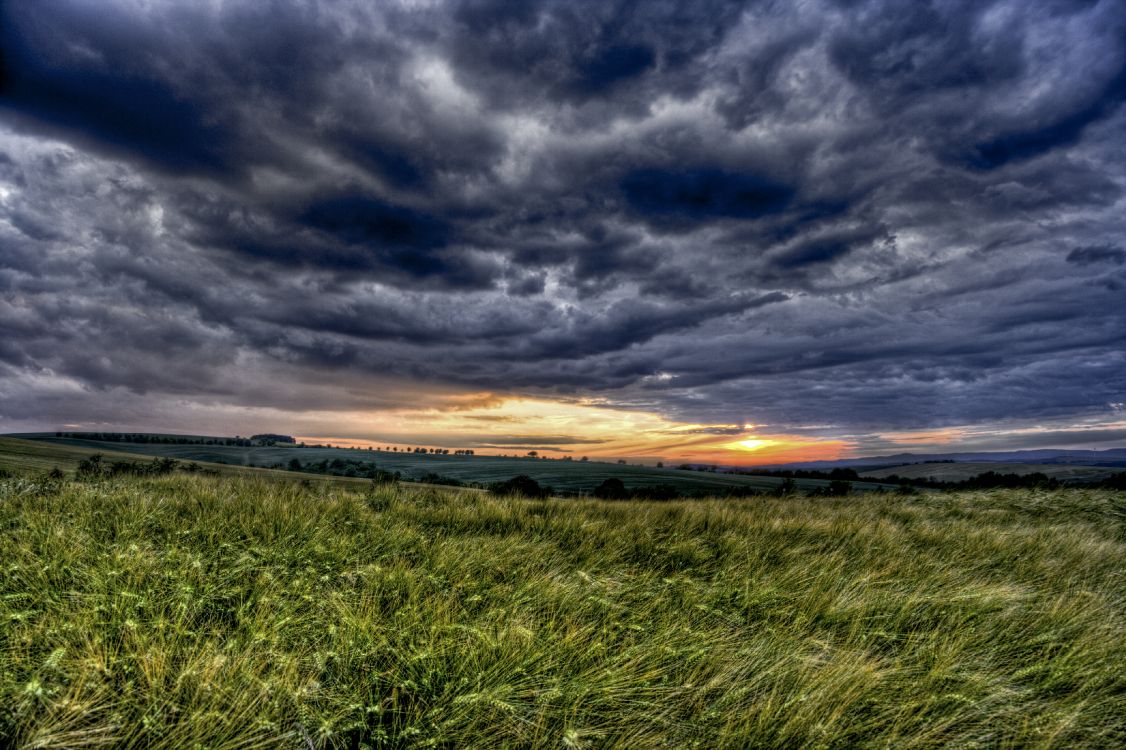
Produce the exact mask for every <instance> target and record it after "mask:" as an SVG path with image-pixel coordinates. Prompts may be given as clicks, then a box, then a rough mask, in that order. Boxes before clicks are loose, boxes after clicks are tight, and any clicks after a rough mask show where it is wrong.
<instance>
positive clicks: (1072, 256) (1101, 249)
mask: <svg viewBox="0 0 1126 750" xmlns="http://www.w3.org/2000/svg"><path fill="white" fill-rule="evenodd" d="M1067 261H1068V262H1069V263H1078V264H1079V265H1081V266H1089V265H1091V264H1092V263H1114V264H1115V265H1119V266H1120V265H1122V264H1123V263H1126V250H1123V249H1122V248H1120V247H1114V246H1113V245H1087V246H1085V247H1077V248H1074V249H1072V251H1071V252H1070V253H1068V254H1067Z"/></svg>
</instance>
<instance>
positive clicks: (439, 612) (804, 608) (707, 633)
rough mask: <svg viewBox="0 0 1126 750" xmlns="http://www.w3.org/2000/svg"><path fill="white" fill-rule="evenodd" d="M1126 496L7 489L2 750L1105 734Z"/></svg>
mask: <svg viewBox="0 0 1126 750" xmlns="http://www.w3.org/2000/svg"><path fill="white" fill-rule="evenodd" d="M1124 521H1126V503H1124V500H1123V496H1122V495H1121V494H1116V493H1111V492H1106V491H1090V490H1076V489H1066V490H1059V491H1055V492H1040V491H1030V490H1005V491H994V492H982V493H924V494H920V495H916V496H912V497H902V496H895V495H891V494H888V493H884V494H862V495H852V496H849V497H847V498H825V497H821V498H812V497H804V496H794V497H789V498H763V497H758V498H750V499H739V500H732V499H725V500H691V501H673V502H647V501H620V502H605V501H595V500H576V499H552V500H527V499H521V498H514V497H497V496H493V495H490V494H486V493H479V492H464V491H460V492H459V491H454V490H449V489H439V488H430V487H419V486H412V485H400V486H395V485H382V486H372V485H370V483H369V484H368V485H364V486H361V485H355V484H348V483H341V482H314V483H307V484H303V483H300V482H287V481H276V480H272V479H269V478H266V477H264V476H199V475H185V474H182V473H181V474H173V475H169V476H164V477H155V478H152V477H118V478H114V479H108V480H100V481H93V482H81V481H71V480H66V481H54V482H52V481H48V480H45V479H44V478H43V477H42V475H40V474H38V473H36V472H27V473H26V474H25V475H23V476H17V477H14V478H8V479H4V480H0V527H2V528H3V529H4V533H3V534H2V535H0V560H2V561H3V564H2V565H0V622H3V623H4V627H3V628H0V746H13V747H78V746H95V745H104V746H130V747H152V748H182V747H209V748H231V749H232V750H233V749H234V748H246V747H291V748H309V747H313V748H360V747H372V748H377V747H395V748H416V747H417V748H423V747H529V748H557V747H566V748H659V747H667V748H684V747H702V748H746V747H763V748H815V747H861V748H866V747H870V748H877V747H879V748H885V747H896V748H944V747H1043V748H1048V747H1059V748H1106V747H1114V746H1121V745H1122V743H1123V741H1124V740H1126V718H1124V717H1126V652H1124V650H1123V649H1122V643H1123V639H1124V638H1126V605H1124V601H1126V590H1124V586H1123V581H1122V568H1123V562H1124V561H1126V535H1124V533H1123V532H1124V527H1123V524H1124Z"/></svg>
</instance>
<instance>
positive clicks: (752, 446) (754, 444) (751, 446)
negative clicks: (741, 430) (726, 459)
mask: <svg viewBox="0 0 1126 750" xmlns="http://www.w3.org/2000/svg"><path fill="white" fill-rule="evenodd" d="M777 444H778V441H777V440H765V439H762V438H748V439H747V440H740V441H739V442H737V443H733V444H732V447H734V448H738V449H739V450H744V451H757V450H760V449H762V448H769V447H770V446H772V445H777Z"/></svg>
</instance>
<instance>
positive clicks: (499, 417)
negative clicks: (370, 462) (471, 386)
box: [299, 397, 853, 466]
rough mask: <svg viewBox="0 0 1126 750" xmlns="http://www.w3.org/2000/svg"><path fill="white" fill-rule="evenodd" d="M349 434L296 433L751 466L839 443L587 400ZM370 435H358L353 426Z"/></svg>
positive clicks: (495, 404) (411, 414) (500, 403)
mask: <svg viewBox="0 0 1126 750" xmlns="http://www.w3.org/2000/svg"><path fill="white" fill-rule="evenodd" d="M349 422H351V423H352V425H351V427H352V429H350V430H348V432H350V433H351V436H349V437H344V438H341V437H334V436H331V435H302V436H299V439H300V440H302V441H304V442H321V443H329V442H331V443H332V444H334V445H350V446H357V447H368V446H395V447H400V448H403V447H408V446H423V447H446V448H451V449H457V448H473V449H474V450H475V451H476V452H477V453H480V454H510V455H511V454H521V455H522V454H524V453H527V452H528V451H531V450H535V451H537V452H539V453H541V454H543V455H549V456H557V457H562V456H565V455H572V456H574V457H576V458H579V457H581V456H589V457H591V458H620V457H632V458H638V459H651V460H654V461H655V460H672V461H677V462H687V463H719V464H728V465H748V466H750V465H755V464H768V463H785V462H790V461H813V460H821V459H826V460H829V459H835V458H840V457H842V456H843V455H845V454H846V453H847V452H848V451H849V450H850V449H851V448H852V447H853V445H852V444H851V443H849V442H847V441H845V440H839V439H829V438H819V437H811V436H801V435H793V434H784V433H774V432H771V431H769V430H768V429H766V428H763V427H760V426H757V425H744V424H739V423H732V424H699V423H688V422H676V421H673V420H670V419H668V418H666V417H664V416H662V415H660V414H656V413H653V412H646V411H637V410H632V409H622V408H616V407H613V406H609V405H606V404H603V403H599V402H597V401H594V400H587V399H580V400H575V401H562V400H559V401H556V400H549V399H534V398H499V399H498V398H492V399H490V398H481V397H475V398H471V399H466V404H465V406H464V407H459V406H455V407H454V408H449V407H447V408H444V409H436V408H427V409H400V410H394V411H381V412H378V413H373V414H370V415H354V416H353V417H352V419H350V420H349ZM365 422H366V424H367V425H368V427H369V429H370V433H371V434H372V437H370V438H369V437H362V436H361V435H362V433H361V432H360V430H358V429H356V428H359V427H360V426H361V424H364V423H365Z"/></svg>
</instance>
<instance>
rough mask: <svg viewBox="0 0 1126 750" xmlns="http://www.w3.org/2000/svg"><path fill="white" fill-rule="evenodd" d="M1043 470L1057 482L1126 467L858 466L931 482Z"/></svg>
mask: <svg viewBox="0 0 1126 750" xmlns="http://www.w3.org/2000/svg"><path fill="white" fill-rule="evenodd" d="M989 471H992V472H996V473H997V474H1019V475H1020V476H1027V475H1028V474H1043V475H1044V476H1047V477H1050V478H1052V479H1058V480H1059V481H1061V482H1067V483H1070V482H1076V483H1078V482H1098V481H1100V480H1103V479H1106V478H1108V477H1110V476H1112V475H1113V474H1116V473H1119V472H1122V471H1126V469H1120V468H1113V467H1102V466H1078V465H1074V464H1018V463H1006V462H1003V461H992V462H986V461H958V462H953V463H914V464H904V465H901V466H887V467H881V468H878V469H863V470H860V472H859V473H860V475H861V476H863V477H865V478H868V479H887V478H888V477H891V476H898V477H901V478H903V479H924V480H930V481H935V482H964V481H965V480H967V479H970V478H972V477H975V476H978V475H980V474H985V473H986V472H989Z"/></svg>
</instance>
